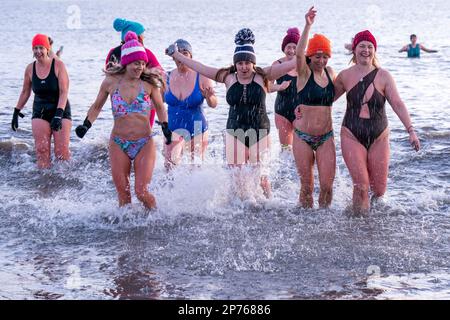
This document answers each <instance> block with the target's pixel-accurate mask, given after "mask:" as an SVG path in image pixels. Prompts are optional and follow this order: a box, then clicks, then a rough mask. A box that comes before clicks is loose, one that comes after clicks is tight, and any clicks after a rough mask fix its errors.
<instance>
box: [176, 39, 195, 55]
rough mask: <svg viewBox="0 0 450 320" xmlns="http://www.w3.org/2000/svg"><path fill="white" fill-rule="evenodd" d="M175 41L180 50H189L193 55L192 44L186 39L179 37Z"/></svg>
mask: <svg viewBox="0 0 450 320" xmlns="http://www.w3.org/2000/svg"><path fill="white" fill-rule="evenodd" d="M175 43H176V44H177V46H178V51H188V52H189V53H190V54H191V56H192V46H191V44H190V43H189V42H187V41H186V40H184V39H178V40H177V41H175Z"/></svg>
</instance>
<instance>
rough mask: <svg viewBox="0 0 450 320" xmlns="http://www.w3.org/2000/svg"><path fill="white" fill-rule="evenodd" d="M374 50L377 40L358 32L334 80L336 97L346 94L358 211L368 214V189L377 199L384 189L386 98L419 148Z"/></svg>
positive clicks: (345, 139) (347, 151)
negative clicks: (343, 67) (348, 61)
mask: <svg viewBox="0 0 450 320" xmlns="http://www.w3.org/2000/svg"><path fill="white" fill-rule="evenodd" d="M376 50H377V41H376V39H375V37H374V36H373V35H372V33H370V31H368V30H365V31H361V32H359V33H357V34H356V35H355V39H354V41H353V58H352V62H353V65H352V66H351V67H350V68H348V69H346V70H343V71H341V72H340V73H339V75H338V76H337V78H336V80H335V83H334V88H335V100H337V99H338V98H339V97H340V96H342V95H343V94H344V93H347V109H346V111H345V115H344V119H343V122H342V128H341V149H342V155H343V157H344V161H345V164H346V165H347V168H348V170H349V172H350V176H351V177H352V180H353V212H354V214H355V215H367V214H368V212H369V207H370V202H369V191H372V194H373V196H374V198H377V197H382V196H383V195H384V193H385V192H386V188H387V178H388V172H389V158H390V155H389V154H390V148H389V128H388V119H387V116H386V109H385V105H386V100H387V101H388V102H389V104H390V105H391V106H392V109H393V110H394V112H395V113H396V114H397V116H398V117H399V119H400V121H401V122H402V123H403V125H404V127H405V129H406V132H407V133H408V135H409V142H410V144H411V147H412V148H413V149H414V150H416V151H419V149H420V142H419V138H418V137H417V134H416V132H415V130H414V127H413V125H412V121H411V117H410V115H409V112H408V109H407V108H406V106H405V104H404V102H403V101H402V99H401V98H400V95H399V93H398V90H397V86H396V84H395V81H394V79H393V78H392V75H391V74H390V73H389V72H388V71H387V70H385V69H382V68H380V67H379V64H378V60H377V57H376Z"/></svg>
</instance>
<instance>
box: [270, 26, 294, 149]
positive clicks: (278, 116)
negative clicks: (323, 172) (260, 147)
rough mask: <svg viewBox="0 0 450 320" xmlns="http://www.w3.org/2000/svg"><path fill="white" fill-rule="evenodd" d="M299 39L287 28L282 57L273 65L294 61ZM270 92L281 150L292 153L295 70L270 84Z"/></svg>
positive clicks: (282, 44) (291, 29)
mask: <svg viewBox="0 0 450 320" xmlns="http://www.w3.org/2000/svg"><path fill="white" fill-rule="evenodd" d="M299 39H300V31H299V30H298V28H289V29H288V30H287V33H286V35H285V36H284V38H283V42H282V43H281V51H283V53H284V57H283V58H281V59H278V60H276V61H275V62H274V63H273V64H280V63H283V62H285V61H289V60H292V59H295V49H296V48H297V43H298V40H299ZM270 92H277V98H276V99H275V126H276V127H277V129H278V137H279V139H280V144H281V150H282V151H283V150H288V151H289V152H291V151H292V139H293V133H294V127H293V125H292V123H293V122H294V120H295V114H294V110H295V107H296V106H297V104H296V102H295V99H296V96H297V70H295V69H293V70H291V71H289V72H288V73H287V74H285V75H283V76H282V77H280V78H278V79H277V80H276V83H271V84H270Z"/></svg>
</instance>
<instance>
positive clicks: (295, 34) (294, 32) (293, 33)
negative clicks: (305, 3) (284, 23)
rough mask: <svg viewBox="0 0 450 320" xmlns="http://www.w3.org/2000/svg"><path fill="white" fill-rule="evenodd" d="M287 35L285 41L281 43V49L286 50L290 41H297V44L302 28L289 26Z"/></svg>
mask: <svg viewBox="0 0 450 320" xmlns="http://www.w3.org/2000/svg"><path fill="white" fill-rule="evenodd" d="M286 33H287V34H286V35H285V36H284V38H283V43H282V44H281V51H283V52H284V48H286V46H287V45H288V43H295V44H297V43H298V41H299V40H300V30H298V28H295V27H294V28H289V29H288V30H287V31H286Z"/></svg>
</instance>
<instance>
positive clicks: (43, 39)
mask: <svg viewBox="0 0 450 320" xmlns="http://www.w3.org/2000/svg"><path fill="white" fill-rule="evenodd" d="M36 46H43V47H44V48H46V49H47V50H50V41H48V36H46V35H45V34H39V33H38V34H37V35H35V36H34V37H33V41H32V42H31V48H34V47H36Z"/></svg>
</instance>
